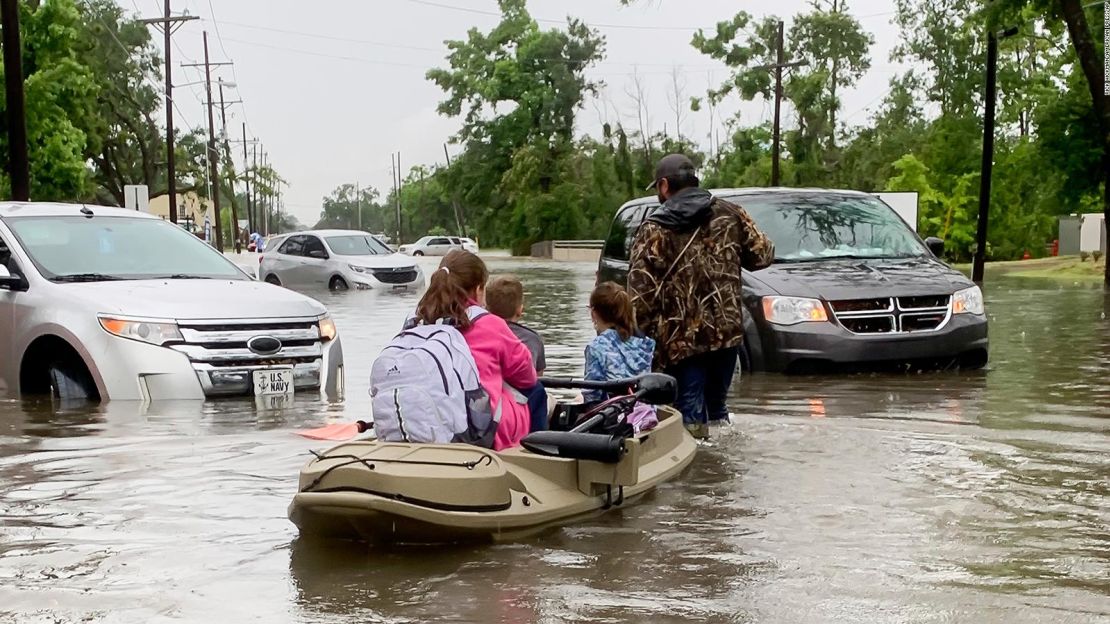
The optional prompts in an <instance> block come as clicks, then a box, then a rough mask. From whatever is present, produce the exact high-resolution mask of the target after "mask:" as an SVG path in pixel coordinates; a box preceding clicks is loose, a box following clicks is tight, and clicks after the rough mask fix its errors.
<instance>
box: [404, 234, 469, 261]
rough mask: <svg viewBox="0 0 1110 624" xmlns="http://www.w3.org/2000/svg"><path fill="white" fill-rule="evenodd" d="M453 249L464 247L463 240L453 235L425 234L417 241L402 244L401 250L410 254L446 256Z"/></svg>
mask: <svg viewBox="0 0 1110 624" xmlns="http://www.w3.org/2000/svg"><path fill="white" fill-rule="evenodd" d="M452 249H463V242H462V241H461V240H459V239H458V238H455V237H451V236H425V237H423V238H421V239H420V240H418V241H416V242H415V243H410V244H408V245H401V247H400V249H399V251H400V252H401V253H403V254H408V255H410V256H446V255H447V252H449V251H451V250H452Z"/></svg>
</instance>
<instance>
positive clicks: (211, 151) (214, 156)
mask: <svg viewBox="0 0 1110 624" xmlns="http://www.w3.org/2000/svg"><path fill="white" fill-rule="evenodd" d="M220 65H231V63H226V62H225V63H212V62H209V60H208V31H207V30H206V31H204V64H203V67H204V89H205V93H207V94H208V172H209V173H208V175H209V177H210V178H211V179H212V193H211V195H212V208H213V209H214V210H215V213H216V214H215V216H216V248H217V249H219V250H220V251H221V252H222V251H223V250H224V236H223V231H224V228H223V222H222V221H220V178H219V169H218V168H219V164H220V162H219V161H220V153H219V150H218V149H216V121H215V119H213V115H212V107H213V105H214V102H213V100H212V67H218V66H220ZM201 66H202V65H201V64H200V63H192V64H189V65H182V67H201ZM238 229H239V224H238V223H232V224H231V231H232V233H233V234H235V240H236V241H238V240H239V237H238V235H237V232H236V230H238Z"/></svg>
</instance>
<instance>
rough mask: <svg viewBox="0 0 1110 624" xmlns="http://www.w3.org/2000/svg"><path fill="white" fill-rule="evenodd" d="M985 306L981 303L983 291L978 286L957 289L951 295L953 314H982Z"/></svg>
mask: <svg viewBox="0 0 1110 624" xmlns="http://www.w3.org/2000/svg"><path fill="white" fill-rule="evenodd" d="M984 312H986V307H985V306H984V305H983V291H982V290H980V288H979V287H978V286H972V287H971V288H965V289H963V290H957V291H956V294H954V295H952V313H953V314H980V315H981V314H983V313H984Z"/></svg>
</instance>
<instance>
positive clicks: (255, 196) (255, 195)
mask: <svg viewBox="0 0 1110 624" xmlns="http://www.w3.org/2000/svg"><path fill="white" fill-rule="evenodd" d="M251 156H252V158H253V159H254V166H253V167H251V177H252V178H254V186H253V187H251V192H252V195H251V203H252V204H253V205H254V222H255V223H256V224H257V225H258V229H260V230H262V235H263V236H269V232H267V231H266V225H265V224H264V223H263V222H262V208H261V207H260V206H259V204H258V200H259V199H260V197H259V189H258V144H255V145H252V146H251Z"/></svg>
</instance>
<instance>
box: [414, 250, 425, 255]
mask: <svg viewBox="0 0 1110 624" xmlns="http://www.w3.org/2000/svg"><path fill="white" fill-rule="evenodd" d="M412 255H414V256H423V255H424V252H423V251H420V250H416V251H414V252H412Z"/></svg>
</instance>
